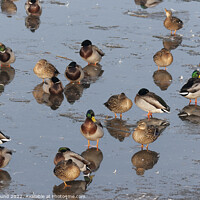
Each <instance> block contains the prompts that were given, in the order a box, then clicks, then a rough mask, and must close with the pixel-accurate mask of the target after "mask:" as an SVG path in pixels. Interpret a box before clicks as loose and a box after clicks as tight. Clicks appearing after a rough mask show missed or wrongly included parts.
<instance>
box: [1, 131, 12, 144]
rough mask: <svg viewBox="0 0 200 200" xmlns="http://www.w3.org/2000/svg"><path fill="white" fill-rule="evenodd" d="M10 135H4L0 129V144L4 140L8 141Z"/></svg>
mask: <svg viewBox="0 0 200 200" xmlns="http://www.w3.org/2000/svg"><path fill="white" fill-rule="evenodd" d="M10 140H11V139H10V137H9V136H7V135H4V134H3V133H2V132H1V131H0V144H3V143H5V142H8V141H10Z"/></svg>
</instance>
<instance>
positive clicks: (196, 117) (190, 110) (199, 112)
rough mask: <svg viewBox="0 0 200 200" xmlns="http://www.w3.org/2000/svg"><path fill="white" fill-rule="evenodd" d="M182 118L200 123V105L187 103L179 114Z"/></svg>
mask: <svg viewBox="0 0 200 200" xmlns="http://www.w3.org/2000/svg"><path fill="white" fill-rule="evenodd" d="M178 116H179V117H180V119H181V120H183V121H190V122H192V123H195V124H200V106H198V105H194V104H193V105H192V104H191V105H187V106H185V107H184V108H183V109H182V110H181V111H180V113H179V114H178Z"/></svg>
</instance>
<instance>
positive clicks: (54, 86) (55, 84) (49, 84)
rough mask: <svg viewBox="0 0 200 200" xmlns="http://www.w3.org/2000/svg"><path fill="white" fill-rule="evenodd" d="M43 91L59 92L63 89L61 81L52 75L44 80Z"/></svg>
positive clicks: (49, 92)
mask: <svg viewBox="0 0 200 200" xmlns="http://www.w3.org/2000/svg"><path fill="white" fill-rule="evenodd" d="M42 87H43V91H44V92H45V93H48V94H55V95H56V94H61V93H62V92H63V91H64V88H63V85H62V83H61V81H60V80H59V79H58V78H57V77H55V76H53V77H52V78H50V79H47V80H45V82H44V84H43V86H42Z"/></svg>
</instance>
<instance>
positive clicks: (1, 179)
mask: <svg viewBox="0 0 200 200" xmlns="http://www.w3.org/2000/svg"><path fill="white" fill-rule="evenodd" d="M10 183H11V176H10V174H9V173H8V172H7V171H4V170H0V191H2V190H3V189H4V188H6V187H8V186H9V185H10Z"/></svg>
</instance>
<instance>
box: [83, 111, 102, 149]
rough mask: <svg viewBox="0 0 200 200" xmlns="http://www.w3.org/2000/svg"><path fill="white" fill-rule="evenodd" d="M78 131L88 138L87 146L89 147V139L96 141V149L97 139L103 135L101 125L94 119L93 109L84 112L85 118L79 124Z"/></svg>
mask: <svg viewBox="0 0 200 200" xmlns="http://www.w3.org/2000/svg"><path fill="white" fill-rule="evenodd" d="M80 131H81V133H82V135H83V136H84V137H85V138H86V139H87V140H88V148H89V147H90V140H92V141H97V145H96V147H97V150H98V144H99V139H100V138H102V137H103V135H104V131H103V126H102V125H101V123H100V122H97V121H96V119H95V115H94V111H93V110H88V111H87V113H86V120H85V122H84V123H83V124H82V125H81V128H80Z"/></svg>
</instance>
